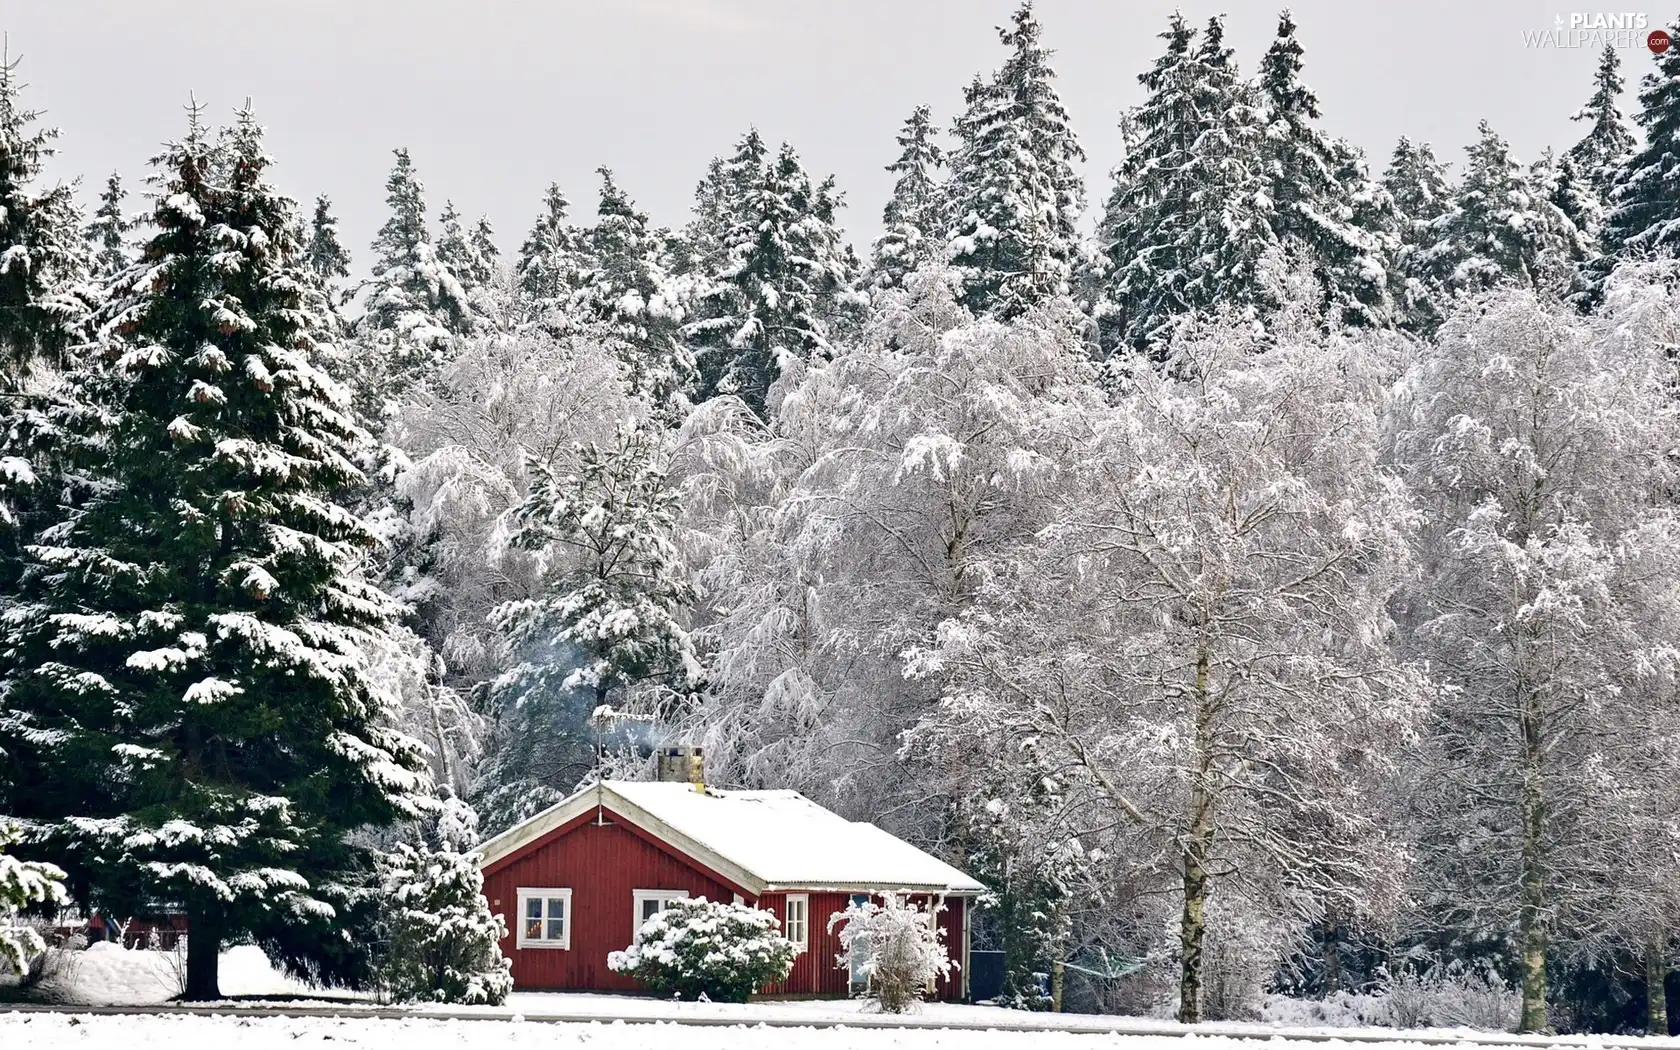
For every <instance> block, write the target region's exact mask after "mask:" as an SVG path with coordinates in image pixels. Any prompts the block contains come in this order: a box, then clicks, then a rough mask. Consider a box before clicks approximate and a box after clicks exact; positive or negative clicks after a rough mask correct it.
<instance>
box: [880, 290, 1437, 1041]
mask: <svg viewBox="0 0 1680 1050" xmlns="http://www.w3.org/2000/svg"><path fill="white" fill-rule="evenodd" d="M1362 338H1364V339H1372V338H1374V337H1371V336H1364V337H1362ZM1392 367H1393V365H1392V362H1389V361H1388V360H1387V359H1386V355H1384V354H1381V353H1376V354H1373V353H1371V352H1369V351H1368V350H1364V349H1363V348H1361V347H1360V346H1359V345H1358V344H1354V343H1351V342H1349V341H1348V340H1347V337H1345V336H1342V335H1335V336H1327V335H1324V334H1322V333H1321V332H1320V324H1319V322H1318V319H1317V318H1316V317H1311V316H1305V317H1294V316H1288V315H1285V316H1281V317H1279V318H1277V319H1276V320H1275V322H1274V325H1273V327H1272V329H1271V331H1270V332H1268V333H1266V334H1264V335H1261V334H1258V333H1256V332H1255V331H1254V329H1253V327H1252V326H1251V325H1249V324H1247V323H1246V322H1243V321H1241V320H1235V321H1233V320H1229V319H1226V320H1221V321H1218V322H1212V323H1210V324H1209V325H1207V326H1205V327H1203V328H1201V329H1199V330H1197V331H1195V332H1192V333H1183V334H1181V335H1180V338H1179V342H1178V343H1177V345H1176V346H1175V356H1174V357H1173V359H1172V366H1171V367H1170V368H1168V369H1165V370H1163V369H1161V368H1159V367H1157V366H1155V365H1153V364H1151V363H1150V362H1148V361H1147V360H1146V359H1143V358H1133V359H1131V360H1129V361H1128V362H1127V363H1126V371H1125V373H1124V376H1123V382H1122V383H1121V384H1120V385H1119V390H1120V391H1121V394H1120V396H1119V398H1118V400H1117V403H1116V404H1115V406H1114V408H1113V409H1112V411H1111V412H1108V413H1105V414H1099V415H1096V416H1093V421H1094V425H1093V427H1092V431H1091V432H1090V434H1089V437H1088V438H1086V439H1085V440H1083V441H1081V442H1080V445H1079V447H1078V448H1077V449H1076V450H1075V451H1073V452H1071V453H1070V454H1069V460H1068V463H1069V466H1068V467H1066V468H1065V470H1066V473H1067V474H1068V476H1069V479H1070V483H1071V484H1070V485H1069V487H1068V488H1067V489H1065V490H1063V491H1062V492H1060V493H1059V494H1058V501H1057V505H1053V506H1052V507H1050V508H1047V511H1046V513H1047V515H1050V517H1049V518H1048V520H1047V521H1046V523H1045V524H1044V525H1042V526H1040V527H1039V528H1038V529H1037V530H1036V532H1035V534H1034V539H1033V542H1030V543H1023V544H1021V545H1019V546H1018V547H1017V548H1016V550H1015V552H1014V553H1013V555H1012V556H1011V557H1010V558H1008V559H1007V560H999V561H998V562H997V563H996V564H995V566H994V573H993V574H992V576H991V577H990V578H989V579H988V580H986V581H985V582H984V583H983V584H982V586H981V587H980V589H979V594H978V596H977V598H976V600H975V601H974V602H973V603H972V605H971V607H970V609H969V610H967V611H966V613H965V614H964V615H962V616H959V617H954V618H952V619H951V620H949V621H947V622H946V623H945V624H943V625H942V626H941V628H940V630H939V635H938V639H937V641H936V642H935V643H933V644H932V645H928V646H925V647H922V648H921V649H920V650H919V651H917V652H915V653H913V654H912V655H911V659H910V673H911V674H912V675H916V676H921V675H927V676H931V677H933V678H934V679H935V680H937V681H939V682H940V683H941V685H942V693H943V697H944V699H943V701H942V703H941V704H940V705H939V707H938V708H937V709H936V710H934V711H932V712H930V713H929V714H928V715H927V716H926V718H924V720H923V722H922V724H921V725H919V726H918V727H917V728H916V729H915V730H914V731H913V732H912V733H911V735H910V737H909V741H910V744H911V746H913V747H915V748H916V749H917V750H919V751H922V752H923V753H926V754H928V755H930V756H931V759H930V760H935V761H937V760H939V759H943V760H944V761H941V762H939V763H938V764H937V765H936V766H935V768H936V769H937V770H938V771H939V772H940V774H941V775H942V776H943V777H945V778H947V784H948V785H949V786H948V787H947V789H946V790H947V791H948V792H949V793H950V794H951V795H952V796H953V797H959V798H960V797H963V795H964V794H965V793H967V792H970V791H973V790H975V789H976V787H979V786H980V785H978V784H976V783H975V780H976V778H977V777H979V778H982V779H984V780H992V781H997V782H1003V783H1013V784H1019V785H1023V786H1024V785H1030V784H1033V783H1035V782H1036V781H1038V780H1039V779H1040V778H1039V777H1033V776H1029V775H1027V774H1028V773H1031V772H1039V771H1042V774H1048V775H1049V777H1050V780H1051V782H1052V783H1053V784H1054V785H1055V791H1056V793H1057V794H1058V796H1059V800H1058V801H1057V802H1056V804H1055V814H1054V815H1055V816H1056V817H1057V818H1058V819H1057V820H1056V821H1055V822H1054V823H1053V824H1052V823H1050V822H1046V824H1048V825H1049V827H1050V828H1051V829H1053V831H1052V833H1053V834H1054V835H1055V836H1056V838H1053V839H1049V840H1048V841H1050V842H1052V843H1053V842H1055V841H1056V840H1057V839H1060V840H1062V841H1066V840H1068V839H1071V840H1073V841H1074V842H1076V843H1078V844H1079V848H1081V849H1082V850H1083V851H1084V852H1085V854H1086V856H1087V857H1088V858H1092V859H1093V860H1094V858H1096V857H1098V856H1103V857H1124V858H1128V863H1127V867H1128V868H1129V869H1130V874H1129V875H1128V876H1126V877H1128V878H1130V879H1132V880H1134V886H1135V889H1134V890H1133V892H1131V893H1128V894H1126V898H1127V899H1129V900H1130V901H1131V902H1132V903H1131V904H1128V905H1127V906H1126V907H1127V908H1128V910H1135V911H1136V912H1138V913H1140V914H1139V915H1138V918H1139V922H1138V923H1137V926H1136V930H1137V933H1138V935H1140V943H1136V944H1134V945H1133V946H1132V951H1133V953H1135V954H1139V955H1145V954H1151V953H1158V956H1157V957H1160V958H1162V959H1163V960H1169V959H1170V960H1173V961H1174V965H1175V968H1176V970H1177V974H1176V980H1175V981H1174V982H1173V983H1176V984H1177V986H1178V992H1179V1004H1178V1016H1179V1018H1180V1019H1181V1020H1184V1021H1187V1022H1193V1021H1197V1020H1200V1019H1202V1018H1203V1017H1204V1016H1205V1014H1206V1013H1207V1012H1208V1011H1207V1004H1208V999H1209V996H1210V994H1211V990H1212V989H1213V988H1214V987H1215V986H1216V982H1215V981H1214V980H1213V978H1214V977H1215V976H1217V974H1215V973H1213V972H1211V967H1212V962H1211V960H1212V959H1215V958H1217V957H1218V955H1219V954H1220V953H1219V951H1218V949H1219V948H1220V945H1221V942H1222V941H1225V940H1226V938H1227V936H1228V935H1229V934H1230V933H1231V932H1233V931H1235V930H1237V929H1246V930H1249V931H1261V939H1262V941H1263V942H1264V943H1262V944H1260V945H1257V946H1256V947H1255V948H1254V949H1252V950H1255V951H1258V952H1260V953H1261V957H1260V958H1259V960H1258V964H1259V969H1260V973H1261V977H1262V979H1264V977H1265V976H1266V975H1268V974H1269V973H1270V972H1271V970H1272V968H1273V967H1274V966H1275V965H1276V963H1277V962H1278V961H1279V958H1280V957H1281V956H1282V954H1283V953H1284V952H1285V951H1286V950H1287V949H1289V948H1290V947H1292V946H1293V945H1294V944H1295V943H1296V939H1297V938H1298V937H1299V935H1300V933H1301V932H1302V931H1303V930H1304V929H1306V928H1307V927H1309V926H1310V924H1311V923H1313V922H1314V921H1316V920H1317V919H1318V918H1319V917H1320V916H1321V915H1323V914H1324V913H1325V912H1326V910H1329V909H1332V908H1334V909H1337V910H1339V911H1341V912H1343V913H1344V914H1353V915H1363V916H1369V917H1372V918H1374V919H1376V920H1378V921H1381V920H1382V919H1384V918H1385V917H1386V916H1387V915H1389V914H1391V913H1392V909H1393V907H1394V906H1395V905H1396V904H1397V902H1398V885H1397V884H1398V880H1399V876H1400V872H1401V864H1400V860H1401V853H1400V851H1399V850H1397V849H1396V848H1394V844H1393V843H1392V842H1391V840H1390V839H1389V837H1388V835H1387V833H1386V830H1385V828H1384V827H1383V825H1382V823H1381V822H1380V820H1379V816H1380V811H1379V809H1378V807H1377V805H1376V790H1375V789H1376V786H1377V785H1378V784H1379V783H1380V780H1381V778H1382V776H1383V775H1384V774H1385V773H1386V771H1387V770H1386V764H1387V763H1388V762H1389V760H1390V756H1392V754H1393V749H1394V747H1395V746H1396V744H1397V742H1398V741H1399V740H1400V739H1403V737H1404V735H1405V734H1406V733H1407V732H1408V731H1409V729H1410V727H1411V726H1412V724H1413V722H1414V719H1415V717H1416V715H1417V711H1418V706H1419V704H1418V695H1419V693H1420V690H1418V689H1417V687H1416V683H1415V682H1414V681H1413V679H1412V677H1411V676H1410V675H1408V674H1407V673H1405V672H1404V671H1402V670H1401V669H1399V668H1396V667H1395V666H1394V664H1393V662H1392V660H1391V658H1390V655H1389V653H1388V651H1387V646H1386V636H1387V634H1388V632H1389V630H1390V624H1389V620H1388V613H1387V610H1386V602H1387V600H1388V598H1389V596H1390V594H1391V593H1392V591H1393V589H1394V587H1395V586H1396V585H1397V582H1398V580H1399V578H1400V575H1401V570H1402V569H1403V567H1404V565H1405V562H1406V559H1407V554H1408V546H1407V540H1408V523H1409V522H1410V521H1411V519H1412V512H1411V510H1410V508H1409V507H1408V505H1407V501H1406V498H1405V493H1404V490H1403V489H1402V488H1401V487H1400V486H1398V485H1396V484H1395V483H1394V481H1393V479H1392V478H1391V477H1390V476H1389V474H1388V473H1387V472H1386V471H1385V470H1384V469H1383V468H1382V466H1381V464H1380V463H1379V461H1378V456H1377V447H1376V441H1375V439H1376V435H1377V428H1378V425H1379V419H1380V416H1379V407H1380V403H1381V401H1380V399H1381V396H1382V391H1383V390H1384V389H1385V387H1386V384H1387V382H1388V381H1389V378H1390V376H1389V369H1390V368H1392ZM1023 745H1028V746H1023ZM1005 764H1007V765H1012V766H1022V767H1025V768H1024V769H1023V772H1022V773H1021V774H1013V773H1011V774H1008V775H1004V774H1002V773H1001V771H1000V770H999V767H1000V766H1002V765H1005ZM999 801H1000V802H1008V801H1009V800H999ZM1169 907H1171V908H1172V909H1173V911H1176V912H1177V914H1176V916H1175V915H1172V914H1171V913H1169V912H1168V908H1169ZM1175 927H1176V931H1177V935H1176V937H1174V938H1173V939H1172V940H1171V941H1168V940H1167V939H1166V938H1165V937H1164V936H1162V935H1163V934H1164V933H1165V932H1166V931H1168V930H1172V929H1174V928H1175ZM1226 943H1229V941H1226ZM1163 976H1165V975H1163ZM1237 1005H1239V1006H1240V1005H1241V1004H1237Z"/></svg>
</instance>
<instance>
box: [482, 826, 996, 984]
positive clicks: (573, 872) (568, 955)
mask: <svg viewBox="0 0 1680 1050" xmlns="http://www.w3.org/2000/svg"><path fill="white" fill-rule="evenodd" d="M598 821H604V822H605V823H604V824H603V823H599V822H598ZM521 887H542V888H554V889H570V890H571V891H572V904H571V906H572V913H571V915H570V916H568V917H567V921H568V922H570V923H571V947H570V948H569V949H558V948H523V949H520V948H516V947H515V945H516V944H517V943H518V941H517V936H516V934H517V927H518V923H519V922H520V920H521V916H520V914H519V893H518V891H519V889H520V888H521ZM635 890H686V891H688V895H689V896H690V897H705V898H706V899H707V900H714V901H730V900H733V899H735V897H736V895H737V894H741V887H739V886H736V885H734V884H733V883H731V882H729V881H728V880H727V879H726V878H724V877H723V876H722V875H720V874H718V873H717V872H714V871H711V870H709V869H708V868H706V867H705V866H704V865H702V864H700V863H698V862H697V861H695V860H693V859H692V858H690V857H688V856H686V855H684V854H681V853H679V852H677V851H676V850H675V849H674V848H673V847H671V846H669V845H667V844H665V843H663V842H661V841H660V840H658V839H656V838H654V837H653V836H652V835H650V834H648V833H647V832H645V831H643V830H642V829H640V828H637V827H635V826H634V825H632V824H629V823H627V822H625V821H623V820H622V819H620V818H619V817H618V816H617V815H616V814H614V813H613V812H612V811H610V810H605V809H603V810H600V811H599V816H597V812H596V811H590V812H589V813H587V814H585V815H583V816H580V817H578V818H577V819H576V820H573V821H572V822H571V823H569V824H566V825H564V826H562V827H559V828H556V829H555V830H554V831H552V832H550V833H548V834H547V835H545V836H543V837H542V838H540V839H538V840H536V841H535V842H532V843H530V844H528V845H526V846H525V847H523V848H521V849H519V850H517V851H516V852H514V853H512V854H509V855H508V856H506V857H503V858H501V859H500V860H498V861H496V862H495V863H493V864H491V865H489V866H488V867H487V868H486V869H485V871H484V894H485V896H486V897H488V898H489V899H490V909H491V910H492V911H494V912H496V913H497V914H499V915H501V916H502V919H503V921H504V922H506V923H507V928H508V935H507V937H505V938H504V939H503V940H502V952H503V954H505V955H506V956H507V957H508V958H510V959H512V960H513V984H514V987H515V988H517V989H520V990H546V991H636V990H638V989H639V986H638V985H637V984H636V982H634V981H632V980H630V979H629V978H627V977H623V976H620V975H619V974H616V973H614V972H612V971H611V970H609V969H607V953H608V952H613V951H621V950H623V949H624V948H626V947H628V946H629V944H630V940H631V938H632V937H633V936H634V935H635V905H634V898H633V896H632V894H633V891H635ZM808 897H809V900H810V904H809V911H808V922H809V941H808V946H807V948H806V950H805V951H803V952H801V953H800V954H799V956H798V957H797V958H796V959H795V960H794V964H793V971H792V973H790V974H789V975H788V979H787V980H786V981H783V982H781V983H779V984H776V985H774V986H772V987H769V988H766V989H764V994H767V995H789V996H802V995H819V996H845V995H847V994H848V993H849V992H850V974H848V973H847V971H846V970H845V969H844V968H843V967H841V966H839V965H838V964H837V962H836V959H837V957H838V956H839V954H840V934H839V930H838V928H836V929H834V930H832V931H831V930H830V929H829V925H828V924H829V919H830V917H831V916H833V915H835V914H836V913H838V912H843V911H845V910H846V905H847V903H848V902H850V900H851V894H849V893H830V892H813V893H810V894H808ZM877 899H879V898H877ZM742 900H743V901H744V902H745V903H747V904H752V905H756V906H757V907H761V908H765V909H767V910H769V911H770V912H771V913H772V914H774V915H775V916H776V919H777V922H778V923H782V922H785V920H786V918H787V907H786V905H787V894H786V893H783V892H778V893H766V894H765V895H764V896H763V897H762V898H760V899H756V900H755V899H754V898H752V897H749V896H746V895H744V894H742ZM917 900H918V902H919V903H922V904H926V903H927V898H925V897H918V898H917ZM964 904H965V902H964V901H963V900H962V898H958V897H952V898H949V899H947V900H946V901H945V911H944V912H943V913H941V915H940V917H939V925H940V926H941V927H942V928H943V929H944V931H945V944H946V948H947V950H948V951H949V952H950V954H951V958H953V959H955V960H957V961H958V962H959V963H960V962H961V961H962V947H963V922H964V919H965V918H966V916H965V914H964ZM962 989H963V975H962V974H961V972H960V971H959V972H954V973H953V974H952V975H951V976H950V977H949V978H947V979H943V980H941V981H940V982H939V987H938V989H937V995H938V997H939V998H940V999H946V1000H956V999H960V998H961V997H962Z"/></svg>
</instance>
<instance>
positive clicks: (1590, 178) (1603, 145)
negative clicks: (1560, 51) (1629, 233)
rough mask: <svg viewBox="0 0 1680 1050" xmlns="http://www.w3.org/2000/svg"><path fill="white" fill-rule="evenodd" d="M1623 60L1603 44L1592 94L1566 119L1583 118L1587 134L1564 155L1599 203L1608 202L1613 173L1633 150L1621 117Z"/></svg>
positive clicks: (1629, 133)
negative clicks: (1590, 187) (1585, 102)
mask: <svg viewBox="0 0 1680 1050" xmlns="http://www.w3.org/2000/svg"><path fill="white" fill-rule="evenodd" d="M1622 87H1623V85H1622V59H1621V56H1620V55H1619V54H1618V53H1617V51H1616V48H1615V45H1613V44H1605V45H1604V54H1603V55H1602V56H1601V57H1600V58H1599V60H1598V72H1597V73H1595V74H1594V75H1593V94H1592V98H1590V99H1588V100H1587V104H1586V105H1584V106H1582V107H1581V108H1580V109H1579V110H1577V111H1576V113H1575V115H1574V116H1573V117H1571V118H1569V119H1571V120H1580V121H1586V122H1588V124H1589V127H1588V128H1587V133H1586V135H1585V136H1583V137H1582V139H1581V141H1579V142H1577V143H1575V145H1573V146H1571V147H1569V152H1568V153H1567V154H1565V156H1567V157H1568V158H1569V160H1570V161H1571V162H1572V163H1573V164H1574V167H1575V171H1576V172H1577V173H1578V174H1579V175H1580V176H1581V177H1582V178H1583V179H1585V180H1586V181H1587V183H1588V184H1589V185H1590V186H1592V188H1593V191H1594V192H1595V193H1596V194H1597V196H1598V198H1599V200H1600V202H1607V201H1608V200H1609V196H1610V188H1611V186H1612V185H1613V184H1614V182H1615V179H1616V172H1617V170H1618V169H1619V168H1620V167H1621V165H1622V162H1623V161H1624V160H1626V159H1627V157H1628V155H1629V154H1631V153H1632V152H1633V150H1634V145H1635V143H1634V139H1633V132H1632V131H1630V130H1628V126H1627V121H1626V120H1625V119H1624V118H1623V117H1622Z"/></svg>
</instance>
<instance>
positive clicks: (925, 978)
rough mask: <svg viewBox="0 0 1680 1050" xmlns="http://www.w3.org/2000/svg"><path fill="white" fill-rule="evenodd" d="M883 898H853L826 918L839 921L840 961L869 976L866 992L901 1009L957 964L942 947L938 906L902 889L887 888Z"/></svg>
mask: <svg viewBox="0 0 1680 1050" xmlns="http://www.w3.org/2000/svg"><path fill="white" fill-rule="evenodd" d="M882 900H883V901H884V903H882V904H876V903H875V902H874V901H863V902H858V901H853V902H852V903H851V904H850V905H848V906H847V908H846V910H845V911H843V912H836V913H835V914H834V915H833V916H832V917H831V918H830V919H829V920H828V928H829V929H831V930H832V929H833V928H834V927H835V926H836V925H837V924H839V925H841V929H840V959H839V962H840V965H841V966H843V967H847V968H849V969H850V970H851V971H852V972H853V973H856V974H861V975H863V976H865V977H866V978H867V979H868V983H867V989H868V990H867V991H866V992H865V993H864V994H865V997H866V998H868V999H871V1000H873V1001H874V1002H876V1003H878V1004H879V1005H880V1007H881V1009H882V1010H883V1011H885V1012H886V1013H891V1014H901V1013H903V1012H905V1011H906V1010H908V1009H910V1008H911V1007H913V1006H915V1005H916V1003H917V1002H918V1001H920V1000H921V998H922V995H923V994H924V993H925V992H926V991H927V990H928V988H930V987H931V986H932V984H933V982H934V980H936V979H937V978H940V977H944V976H945V975H946V974H949V973H950V972H951V969H952V967H954V966H955V965H956V963H954V962H952V961H951V958H950V953H948V952H947V951H946V950H945V931H944V930H941V929H940V928H939V925H938V922H937V920H936V916H937V915H938V911H936V910H932V909H928V908H924V907H922V906H921V905H919V904H915V903H913V902H911V901H910V899H909V898H908V897H907V896H906V895H904V894H898V893H888V894H886V895H885V896H883V897H882Z"/></svg>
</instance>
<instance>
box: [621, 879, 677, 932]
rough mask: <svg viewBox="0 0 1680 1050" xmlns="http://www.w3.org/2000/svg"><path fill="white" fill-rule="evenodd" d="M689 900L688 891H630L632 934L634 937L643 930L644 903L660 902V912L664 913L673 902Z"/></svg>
mask: <svg viewBox="0 0 1680 1050" xmlns="http://www.w3.org/2000/svg"><path fill="white" fill-rule="evenodd" d="M687 899H688V891H687V890H631V891H630V932H631V934H632V935H634V934H635V933H637V932H639V931H640V930H641V928H642V923H643V921H645V920H643V919H642V902H643V901H658V902H659V910H660V911H664V910H665V909H666V908H667V907H669V906H670V903H671V902H672V901H685V900H687Z"/></svg>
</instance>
